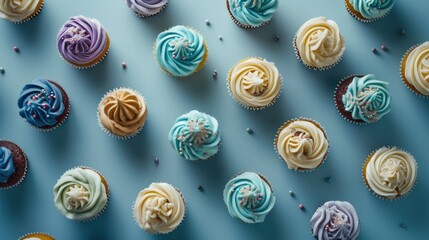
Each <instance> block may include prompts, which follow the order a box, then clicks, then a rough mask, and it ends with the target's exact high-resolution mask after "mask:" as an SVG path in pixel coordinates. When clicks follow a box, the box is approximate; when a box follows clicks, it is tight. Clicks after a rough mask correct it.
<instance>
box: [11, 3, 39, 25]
mask: <svg viewBox="0 0 429 240" xmlns="http://www.w3.org/2000/svg"><path fill="white" fill-rule="evenodd" d="M40 1H41V2H42V3H41V5H40V7H39V8H38V9H36V11H35V12H34V13H32V14H31V15H30V16H28V17H26V18H24V19H23V20H21V21H10V20H8V21H9V22H11V23H13V24H21V23H26V22H28V21H30V20H31V19H33V18H35V17H36V16H37V15H39V14H40V12H41V11H42V8H43V6H44V5H45V1H44V0H40Z"/></svg>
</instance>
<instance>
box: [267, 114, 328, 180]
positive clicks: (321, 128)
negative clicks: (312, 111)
mask: <svg viewBox="0 0 429 240" xmlns="http://www.w3.org/2000/svg"><path fill="white" fill-rule="evenodd" d="M295 121H308V122H311V123H313V124H315V125H316V127H318V128H319V129H320V130H322V132H323V135H324V136H325V138H326V140H327V141H328V149H327V150H326V153H325V156H324V157H323V160H322V162H320V163H319V165H318V166H317V167H315V168H312V169H304V168H298V169H290V170H294V171H295V172H313V171H315V170H316V169H318V168H319V167H320V166H322V164H323V163H324V162H325V160H326V158H327V157H328V155H329V138H328V135H327V134H326V130H325V129H324V128H323V126H322V125H321V124H320V123H319V122H317V121H315V120H313V119H311V118H304V117H299V118H292V119H290V120H288V121H286V122H285V123H283V125H282V126H280V128H279V129H278V130H277V133H276V135H275V137H274V142H273V145H274V150H275V151H276V153H277V156H278V157H279V159H280V160H282V162H283V163H285V164H287V163H286V161H285V160H284V159H283V158H282V156H280V153H279V151H278V149H277V141H278V138H279V135H280V132H281V131H282V130H283V129H284V128H285V127H287V126H288V125H289V124H291V123H293V122H295ZM288 169H289V168H288Z"/></svg>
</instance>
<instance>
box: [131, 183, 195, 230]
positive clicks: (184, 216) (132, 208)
mask: <svg viewBox="0 0 429 240" xmlns="http://www.w3.org/2000/svg"><path fill="white" fill-rule="evenodd" d="M153 183H166V182H153ZM167 184H169V185H171V184H170V183H167ZM171 186H172V187H173V188H174V189H176V191H177V192H178V193H180V196H181V197H182V199H183V203H184V205H185V210H184V214H183V218H182V220H181V221H180V223H179V225H177V226H176V227H175V228H173V229H172V230H171V231H169V232H166V233H160V232H156V233H149V232H146V231H145V230H144V229H143V228H141V227H140V225H139V223H138V222H137V220H136V219H135V218H134V210H135V209H134V206H135V204H136V201H135V200H134V201H133V203H132V205H131V211H132V212H131V213H132V215H133V219H134V223H135V224H136V225H137V226H138V227H139V228H140V229H141V230H143V231H144V232H145V233H147V234H150V235H161V236H162V235H167V234H169V233H171V232H173V231H174V230H176V229H178V228H179V227H180V226H181V225H182V223H183V221H184V220H185V218H186V214H187V212H188V207H187V204H186V199H185V197H184V196H183V193H182V191H180V190H179V189H178V188H177V187H175V186H173V185H171ZM139 192H140V191H139ZM137 194H138V193H137Z"/></svg>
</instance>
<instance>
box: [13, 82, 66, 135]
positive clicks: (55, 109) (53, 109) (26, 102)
mask: <svg viewBox="0 0 429 240" xmlns="http://www.w3.org/2000/svg"><path fill="white" fill-rule="evenodd" d="M18 107H19V109H20V110H19V115H20V116H21V117H22V118H24V119H25V120H27V122H28V123H30V124H31V125H33V126H35V127H39V128H40V127H46V126H54V125H56V124H57V123H58V121H57V117H59V116H61V115H62V114H63V113H64V111H65V106H64V102H63V95H62V92H61V90H60V89H59V88H58V87H57V86H56V85H55V84H54V83H53V82H50V81H49V80H46V79H35V80H33V81H32V82H31V83H29V84H26V85H25V86H24V88H23V89H22V91H21V94H20V96H19V99H18Z"/></svg>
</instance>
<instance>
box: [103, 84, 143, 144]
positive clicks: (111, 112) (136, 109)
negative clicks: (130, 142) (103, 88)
mask: <svg viewBox="0 0 429 240" xmlns="http://www.w3.org/2000/svg"><path fill="white" fill-rule="evenodd" d="M146 118H147V108H146V103H145V100H144V98H143V97H142V96H141V95H140V94H139V93H138V92H136V91H134V90H132V89H129V88H118V89H114V90H113V91H110V92H108V93H107V94H106V95H104V97H103V98H102V99H101V102H100V103H99V104H98V121H99V125H100V126H101V128H102V129H103V130H104V131H105V132H106V133H108V134H110V135H111V136H113V137H116V138H119V139H127V138H131V137H133V136H135V135H136V134H137V133H139V132H140V131H141V129H142V128H143V125H144V123H145V122H146Z"/></svg>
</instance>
